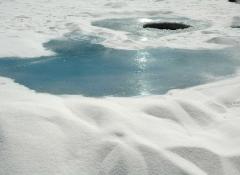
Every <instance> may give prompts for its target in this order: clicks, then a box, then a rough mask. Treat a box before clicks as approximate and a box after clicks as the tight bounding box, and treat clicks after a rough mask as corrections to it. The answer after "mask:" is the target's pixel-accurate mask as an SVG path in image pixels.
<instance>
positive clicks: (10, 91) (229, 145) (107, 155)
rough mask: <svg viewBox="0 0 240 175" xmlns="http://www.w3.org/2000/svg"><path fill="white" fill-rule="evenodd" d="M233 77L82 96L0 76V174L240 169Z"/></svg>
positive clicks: (232, 172) (230, 174) (138, 174)
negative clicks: (146, 92)
mask: <svg viewBox="0 0 240 175" xmlns="http://www.w3.org/2000/svg"><path fill="white" fill-rule="evenodd" d="M239 88H240V78H235V79H231V80H225V81H222V82H218V83H214V84H209V85H204V86H199V87H195V88H191V89H185V90H173V91H170V92H169V93H168V94H166V95H163V96H146V97H131V98H126V97H125V98H119V97H106V98H88V97H82V96H54V95H49V94H41V93H36V92H34V91H31V90H29V89H27V88H25V87H23V86H21V85H18V84H16V83H14V82H13V81H12V80H10V79H6V78H0V99H1V101H0V106H1V107H0V148H1V149H0V155H1V156H0V174H11V175H15V174H16V175H32V174H39V175H40V174H41V175H43V174H44V175H54V174H57V175H69V174H71V175H77V174H84V175H85V174H89V175H126V174H130V175H149V174H159V175H160V174H161V175H162V174H166V175H169V174H175V175H182V174H194V175H195V174H196V175H202V174H211V175H220V174H221V175H224V174H225V175H238V174H240V169H239V165H240V148H239V144H240V135H239V133H240V119H239V115H238V114H239V112H240V98H239V97H240V91H239Z"/></svg>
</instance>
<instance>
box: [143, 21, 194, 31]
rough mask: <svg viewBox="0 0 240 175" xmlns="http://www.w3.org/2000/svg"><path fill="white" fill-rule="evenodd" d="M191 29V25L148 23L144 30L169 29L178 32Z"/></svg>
mask: <svg viewBox="0 0 240 175" xmlns="http://www.w3.org/2000/svg"><path fill="white" fill-rule="evenodd" d="M189 27H191V26H190V25H187V24H183V23H176V22H156V23H146V24H144V25H143V28H155V29H167V30H178V29H186V28H189Z"/></svg>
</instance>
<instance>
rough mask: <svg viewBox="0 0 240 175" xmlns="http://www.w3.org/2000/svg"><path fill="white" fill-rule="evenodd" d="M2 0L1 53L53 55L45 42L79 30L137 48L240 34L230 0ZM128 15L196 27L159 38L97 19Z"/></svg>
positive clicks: (198, 43)
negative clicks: (105, 24) (234, 25)
mask: <svg viewBox="0 0 240 175" xmlns="http://www.w3.org/2000/svg"><path fill="white" fill-rule="evenodd" d="M0 3H1V4H0V48H1V49H0V56H1V57H11V56H16V57H24V58H28V57H33V56H36V57H38V56H40V55H42V56H44V55H51V54H53V53H51V52H49V51H47V50H45V49H44V48H43V47H42V43H44V42H47V41H48V40H50V39H53V38H59V37H61V36H63V35H64V34H66V33H71V32H76V31H81V32H82V33H84V34H86V35H92V36H101V37H103V38H104V40H103V41H102V42H101V43H102V44H103V45H105V46H107V47H113V48H121V49H134V50H137V49H143V48H146V47H159V46H163V47H174V48H188V49H203V48H219V47H223V46H224V45H222V44H221V43H220V44H219V43H214V42H207V41H208V40H210V39H212V38H216V37H237V36H238V37H239V36H240V32H239V30H238V29H236V28H231V25H232V23H236V19H237V17H238V16H239V11H240V6H239V4H236V3H230V2H228V1H227V0H215V1H206V0H204V1H200V0H182V1H181V2H179V1H178V0H162V1H161V0H160V1H157V0H147V1H146V0H131V1H125V0H119V1H111V0H109V1H106V0H98V1H94V0H88V1H79V0H61V1H59V0H35V1H33V0H24V1H22V0H9V1H6V0H1V1H0ZM124 18H125V19H126V22H128V19H134V18H135V19H139V18H140V19H139V22H140V23H144V22H147V21H149V20H161V21H162V20H171V21H182V20H183V21H186V22H189V23H190V24H192V25H193V26H194V28H193V29H190V30H189V31H187V32H176V33H171V34H166V35H163V36H161V37H155V38H154V39H152V37H150V38H149V37H146V36H143V37H142V38H139V39H137V40H136V38H134V37H131V36H132V35H131V33H130V34H129V32H128V31H119V30H115V29H109V28H105V27H100V26H96V25H95V26H94V25H92V23H93V24H94V22H97V21H101V20H111V19H122V20H124ZM116 22H117V21H116ZM133 22H134V21H133ZM132 25H134V24H132ZM132 25H130V26H132ZM145 33H146V32H145ZM147 33H148V32H147ZM233 40H236V38H235V39H234V38H233ZM225 45H229V43H226V44H225ZM230 45H231V44H230Z"/></svg>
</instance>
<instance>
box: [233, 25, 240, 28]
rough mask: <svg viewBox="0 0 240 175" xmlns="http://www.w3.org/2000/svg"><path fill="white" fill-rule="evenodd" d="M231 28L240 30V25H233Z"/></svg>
mask: <svg viewBox="0 0 240 175" xmlns="http://www.w3.org/2000/svg"><path fill="white" fill-rule="evenodd" d="M231 27H232V28H235V29H240V25H239V26H238V25H232V26H231Z"/></svg>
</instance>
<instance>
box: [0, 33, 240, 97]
mask: <svg viewBox="0 0 240 175" xmlns="http://www.w3.org/2000/svg"><path fill="white" fill-rule="evenodd" d="M45 47H46V48H48V49H51V50H53V51H54V52H56V55H55V56H50V57H39V58H33V59H25V60H23V59H19V58H6V59H0V75H1V76H6V77H10V78H13V79H14V80H15V81H16V82H18V83H20V84H23V85H25V86H27V87H29V88H31V89H34V90H37V91H40V92H48V93H54V94H82V95H85V96H135V95H144V94H163V93H165V92H167V91H168V90H170V89H174V88H185V87H190V86H194V85H199V84H202V83H205V82H208V81H211V78H210V79H209V77H221V76H227V75H232V74H234V73H235V71H236V70H237V69H238V67H239V66H240V61H239V59H238V58H239V55H236V52H235V51H234V49H233V48H232V49H224V50H181V49H170V48H157V49H146V50H138V51H127V50H118V49H111V48H106V47H104V46H102V45H100V44H95V43H94V42H93V40H92V39H91V38H85V39H78V40H73V39H66V40H52V41H50V42H48V43H46V44H45Z"/></svg>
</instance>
